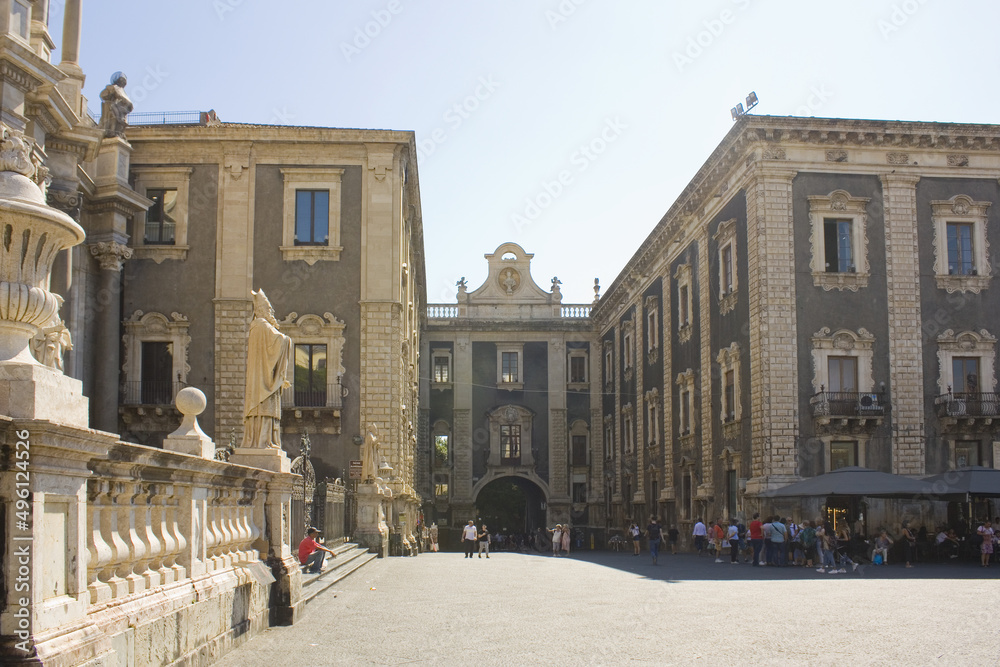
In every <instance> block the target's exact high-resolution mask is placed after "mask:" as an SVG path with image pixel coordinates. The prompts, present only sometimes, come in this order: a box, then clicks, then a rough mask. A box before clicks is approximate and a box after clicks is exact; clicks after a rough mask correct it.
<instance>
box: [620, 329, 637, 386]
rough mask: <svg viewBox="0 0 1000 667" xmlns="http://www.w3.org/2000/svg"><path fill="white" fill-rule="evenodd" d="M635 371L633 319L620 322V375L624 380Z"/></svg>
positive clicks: (627, 379) (628, 380)
mask: <svg viewBox="0 0 1000 667" xmlns="http://www.w3.org/2000/svg"><path fill="white" fill-rule="evenodd" d="M634 373H635V319H634V318H632V319H628V320H626V321H625V322H623V323H622V376H623V377H624V378H625V381H626V382H630V381H631V380H632V376H633V374H634Z"/></svg>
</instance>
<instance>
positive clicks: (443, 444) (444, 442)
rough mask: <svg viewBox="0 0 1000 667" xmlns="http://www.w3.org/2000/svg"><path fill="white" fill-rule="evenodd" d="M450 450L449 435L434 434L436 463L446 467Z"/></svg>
mask: <svg viewBox="0 0 1000 667" xmlns="http://www.w3.org/2000/svg"><path fill="white" fill-rule="evenodd" d="M449 454H450V450H449V449H448V436H447V435H435V436H434V465H435V466H438V467H444V466H447V465H448V458H449Z"/></svg>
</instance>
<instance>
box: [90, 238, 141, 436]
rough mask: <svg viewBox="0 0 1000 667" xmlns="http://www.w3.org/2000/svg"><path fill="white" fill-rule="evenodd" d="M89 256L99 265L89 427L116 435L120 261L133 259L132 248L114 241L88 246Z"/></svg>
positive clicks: (119, 362) (119, 360)
mask: <svg viewBox="0 0 1000 667" xmlns="http://www.w3.org/2000/svg"><path fill="white" fill-rule="evenodd" d="M90 254H91V255H93V256H94V258H95V259H96V260H97V263H98V264H99V266H100V275H99V277H98V283H97V304H96V306H95V311H96V318H95V320H96V321H95V322H94V341H93V342H94V345H93V350H94V357H95V358H96V359H97V360H98V363H97V364H95V366H94V399H95V400H94V402H93V405H92V407H93V415H92V421H91V425H92V426H93V427H94V428H96V429H99V430H101V431H108V432H109V433H117V432H118V379H119V375H118V374H119V369H120V368H121V359H120V358H119V350H120V349H121V348H120V344H119V335H118V334H119V330H120V326H121V319H122V315H121V301H120V300H119V294H120V293H121V271H122V262H124V261H125V260H127V259H130V258H131V257H132V249H131V248H129V247H128V246H126V245H123V244H121V243H118V242H116V241H107V242H104V241H102V242H98V243H95V244H92V245H91V246H90Z"/></svg>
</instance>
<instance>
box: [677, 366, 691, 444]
mask: <svg viewBox="0 0 1000 667" xmlns="http://www.w3.org/2000/svg"><path fill="white" fill-rule="evenodd" d="M676 383H677V386H678V387H679V388H680V391H679V392H678V398H679V402H680V405H679V406H678V411H677V413H678V424H677V426H678V431H679V435H681V436H686V435H691V433H692V432H693V431H694V371H693V370H691V369H690V368H689V369H687V370H686V371H684V372H683V373H679V374H678V375H677V380H676Z"/></svg>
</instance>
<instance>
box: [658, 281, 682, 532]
mask: <svg viewBox="0 0 1000 667" xmlns="http://www.w3.org/2000/svg"><path fill="white" fill-rule="evenodd" d="M665 271H666V275H664V276H662V277H661V278H660V281H661V283H662V286H663V289H662V293H663V300H662V303H661V306H660V326H661V327H663V349H662V350H660V353H661V354H662V355H663V395H662V396H661V397H660V401H661V406H660V415H661V417H662V418H663V438H662V440H663V489H662V490H661V491H660V497H661V498H663V499H664V500H666V501H667V502H670V501H672V500H674V498H675V496H676V494H675V491H674V442H675V440H674V436H675V435H676V433H675V431H674V402H673V396H674V380H673V368H674V367H673V358H672V356H671V353H672V351H673V346H672V345H671V344H670V341H671V340H672V332H673V330H674V325H673V316H674V311H673V292H672V291H671V290H672V285H671V282H670V269H669V267H668V268H667V269H665ZM664 518H666V517H664ZM677 518H680V517H677Z"/></svg>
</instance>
